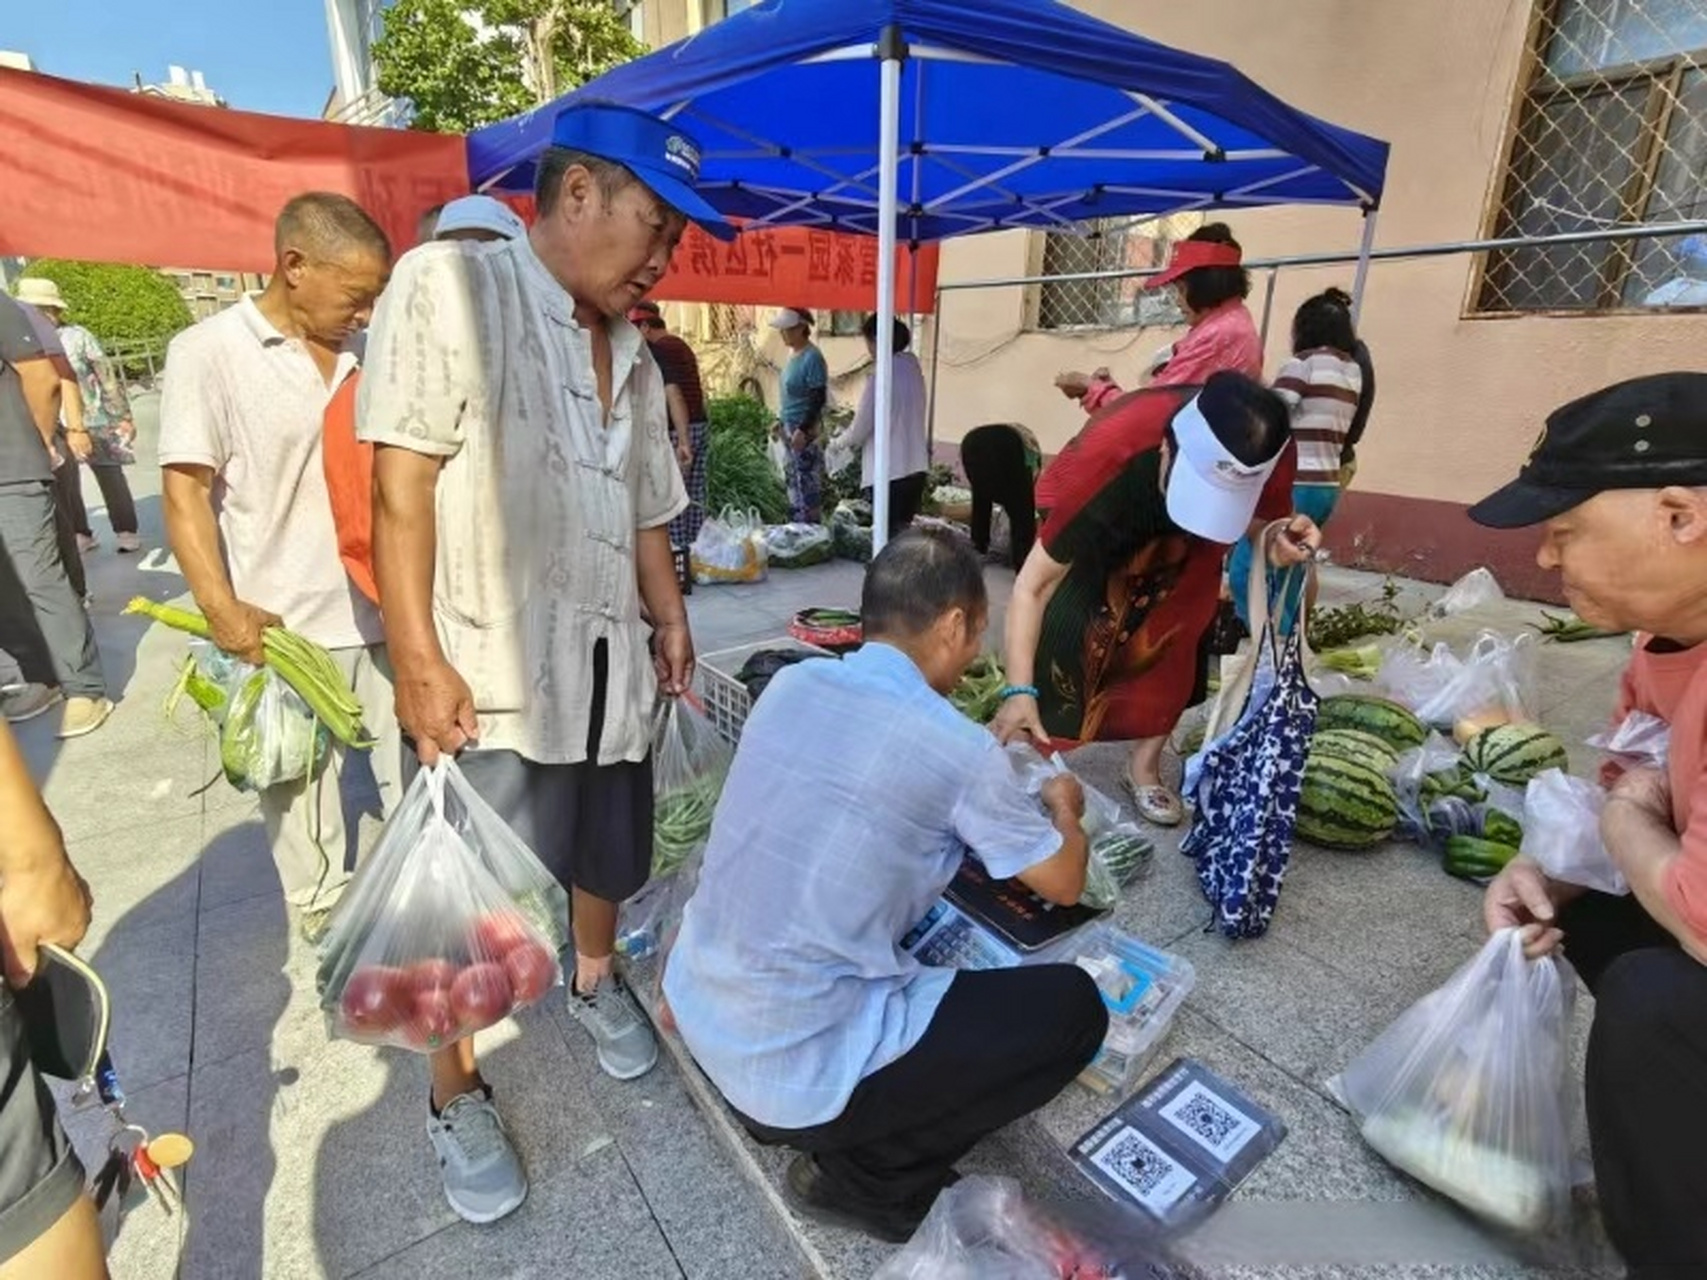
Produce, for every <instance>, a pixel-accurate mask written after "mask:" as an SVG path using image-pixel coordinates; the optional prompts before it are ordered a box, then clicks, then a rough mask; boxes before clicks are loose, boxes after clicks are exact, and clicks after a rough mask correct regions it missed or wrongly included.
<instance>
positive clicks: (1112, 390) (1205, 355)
mask: <svg viewBox="0 0 1707 1280" xmlns="http://www.w3.org/2000/svg"><path fill="white" fill-rule="evenodd" d="M1224 370H1231V371H1232V372H1234V373H1242V374H1244V375H1245V376H1246V377H1247V378H1255V379H1256V380H1257V381H1258V382H1261V381H1262V338H1261V337H1260V336H1259V335H1258V333H1257V326H1256V321H1254V320H1252V319H1251V313H1250V310H1249V308H1247V307H1246V306H1245V304H1244V303H1243V302H1242V301H1240V300H1239V299H1238V298H1231V299H1229V300H1228V301H1226V302H1223V303H1222V304H1221V305H1220V306H1218V307H1216V308H1215V309H1214V310H1213V311H1211V312H1210V313H1209V314H1208V315H1206V316H1204V317H1203V319H1201V320H1199V321H1198V322H1197V323H1196V324H1194V325H1192V326H1191V328H1190V329H1188V330H1187V331H1186V335H1185V337H1183V338H1181V339H1180V340H1179V341H1178V342H1176V343H1175V344H1174V354H1173V356H1172V357H1171V358H1170V359H1169V360H1168V363H1167V364H1166V365H1165V366H1163V367H1162V368H1161V369H1160V370H1158V371H1157V373H1156V375H1155V377H1153V378H1151V379H1150V385H1151V386H1152V387H1185V386H1198V385H1201V384H1202V383H1203V382H1204V381H1206V380H1207V379H1208V377H1209V375H1210V374H1212V373H1221V372H1222V371H1224ZM1121 394H1122V392H1121V390H1120V387H1119V386H1118V385H1117V384H1116V383H1114V382H1113V381H1110V380H1108V379H1105V378H1098V379H1096V380H1095V381H1094V382H1092V383H1091V385H1090V389H1089V390H1088V391H1086V392H1085V395H1084V399H1083V400H1081V401H1080V403H1081V404H1083V405H1084V407H1085V412H1086V413H1095V412H1096V411H1097V410H1098V409H1100V408H1102V407H1103V405H1105V404H1107V403H1108V402H1109V401H1111V400H1114V399H1116V398H1117V397H1118V396H1120V395H1121Z"/></svg>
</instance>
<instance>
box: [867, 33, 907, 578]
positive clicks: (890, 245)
mask: <svg viewBox="0 0 1707 1280" xmlns="http://www.w3.org/2000/svg"><path fill="white" fill-rule="evenodd" d="M885 34H886V35H888V34H889V33H885ZM883 44H884V45H885V46H889V47H886V48H884V50H883V61H882V62H881V64H880V74H881V77H882V84H883V98H882V105H881V114H880V122H879V128H880V138H881V150H880V151H879V153H878V168H879V172H878V175H877V191H878V203H877V424H876V430H875V431H873V432H872V444H873V446H874V448H875V452H874V453H873V455H872V464H873V465H872V489H871V550H872V554H873V555H875V554H876V553H877V552H879V551H881V550H882V549H883V545H884V543H886V542H888V540H889V467H890V463H891V459H890V457H889V423H890V419H891V418H892V417H893V416H894V409H895V340H894V335H895V239H896V235H895V233H896V230H897V228H896V223H897V222H898V221H899V216H898V215H899V204H900V200H899V198H898V197H899V192H898V190H897V188H898V186H899V184H900V179H901V173H900V170H901V59H902V58H903V57H904V56H905V54H906V48H905V46H904V45H902V44H901V41H900V39H899V33H898V32H896V33H895V38H894V39H892V40H891V39H886V40H885V41H884V42H883ZM896 46H899V47H896Z"/></svg>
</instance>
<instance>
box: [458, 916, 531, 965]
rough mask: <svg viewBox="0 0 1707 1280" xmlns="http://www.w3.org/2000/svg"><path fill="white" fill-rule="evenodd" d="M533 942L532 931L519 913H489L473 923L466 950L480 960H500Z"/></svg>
mask: <svg viewBox="0 0 1707 1280" xmlns="http://www.w3.org/2000/svg"><path fill="white" fill-rule="evenodd" d="M533 940H534V937H533V931H532V930H530V929H529V928H528V924H527V921H526V920H524V919H522V917H521V914H520V913H519V912H515V911H491V912H488V913H487V914H485V915H483V916H481V917H480V919H478V920H476V921H475V922H474V931H473V937H472V938H470V939H469V946H468V949H469V951H470V952H471V953H473V955H474V956H476V957H477V958H478V959H481V960H502V959H503V958H504V957H505V956H507V955H509V954H510V952H512V951H514V950H515V949H516V948H517V947H519V946H522V945H523V944H524V943H529V942H532V941H533Z"/></svg>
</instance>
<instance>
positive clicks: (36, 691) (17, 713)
mask: <svg viewBox="0 0 1707 1280" xmlns="http://www.w3.org/2000/svg"><path fill="white" fill-rule="evenodd" d="M59 698H60V693H59V690H58V689H50V688H48V687H47V686H46V685H45V684H21V685H19V686H18V687H17V688H15V689H7V690H6V691H5V692H4V693H3V694H0V713H3V714H4V715H5V717H6V719H7V721H8V722H9V723H11V724H23V723H24V721H26V720H34V719H35V718H36V717H37V716H39V715H43V714H45V713H46V712H49V711H51V710H53V708H54V707H56V706H58V705H59Z"/></svg>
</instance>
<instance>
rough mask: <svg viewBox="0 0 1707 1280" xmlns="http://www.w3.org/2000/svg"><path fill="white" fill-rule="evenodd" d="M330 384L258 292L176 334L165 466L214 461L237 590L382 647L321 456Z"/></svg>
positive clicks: (318, 634)
mask: <svg viewBox="0 0 1707 1280" xmlns="http://www.w3.org/2000/svg"><path fill="white" fill-rule="evenodd" d="M355 367H356V357H355V355H354V354H353V353H351V352H348V351H346V352H344V353H343V354H341V355H340V356H339V357H338V363H337V367H336V370H335V372H334V373H333V376H332V380H331V381H330V382H328V381H327V380H326V378H325V376H324V375H323V374H322V373H321V372H320V368H319V366H318V365H317V364H315V362H314V357H313V356H312V355H311V354H309V351H308V348H307V347H306V346H305V345H304V344H303V343H302V342H301V340H299V339H296V338H287V337H286V336H285V335H284V334H282V333H280V332H279V331H278V329H277V328H275V327H274V326H273V324H272V323H271V322H270V321H269V320H268V319H267V318H266V317H265V316H264V315H262V314H261V311H260V309H259V308H258V307H257V306H256V305H255V303H254V300H253V299H251V298H244V299H243V301H242V302H240V303H238V304H237V305H236V306H234V307H231V308H229V309H227V310H225V311H222V312H220V313H219V314H218V315H216V316H213V317H211V318H209V319H207V320H203V321H202V322H201V323H200V324H198V325H196V326H194V327H193V328H190V329H186V330H185V331H184V332H183V333H180V334H179V335H178V336H177V337H176V338H174V339H172V344H171V346H170V347H169V348H168V349H167V352H166V375H165V384H166V385H165V391H164V393H163V395H162V397H161V402H160V449H159V454H160V464H161V465H162V466H172V465H173V464H185V465H190V466H202V467H211V468H212V469H213V471H214V475H215V479H214V485H213V509H214V513H215V515H216V516H217V517H218V520H219V537H220V543H221V545H222V547H223V548H224V552H225V559H226V570H227V572H228V573H229V574H230V575H231V586H232V589H233V590H234V591H236V593H237V594H238V596H239V597H241V598H242V599H244V600H247V601H248V602H249V603H251V604H254V605H257V606H259V607H260V608H263V609H270V610H272V611H273V612H274V613H276V614H278V615H279V616H280V617H282V618H283V619H284V621H285V625H286V626H288V627H290V628H292V629H293V630H296V631H299V632H301V633H302V634H303V635H305V636H307V637H308V638H309V639H310V640H313V641H316V642H317V643H319V644H322V645H325V646H326V647H327V648H328V649H344V648H352V647H355V646H358V645H369V644H378V643H379V642H380V641H381V640H383V639H384V632H383V630H382V628H381V626H380V622H379V613H378V611H377V610H375V609H374V607H373V606H372V605H371V604H369V603H368V601H367V600H365V599H364V598H362V596H361V595H360V594H359V593H358V592H357V591H356V590H355V588H354V587H353V586H351V584H350V580H349V577H348V575H347V574H345V572H344V565H343V561H342V560H340V559H339V558H338V535H337V531H336V529H335V527H334V525H333V522H332V500H331V497H330V495H329V493H328V491H327V488H326V471H325V464H324V462H323V459H322V453H321V449H322V444H323V427H324V422H325V417H326V405H327V403H328V402H329V401H330V400H331V398H332V395H333V393H334V392H335V391H336V390H337V388H338V385H339V384H340V383H342V382H343V380H344V379H345V378H347V377H349V375H350V374H351V373H352V372H353V371H354V370H355Z"/></svg>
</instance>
